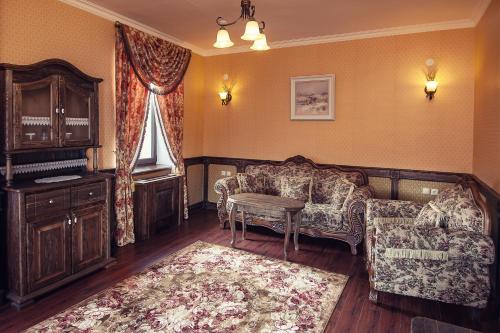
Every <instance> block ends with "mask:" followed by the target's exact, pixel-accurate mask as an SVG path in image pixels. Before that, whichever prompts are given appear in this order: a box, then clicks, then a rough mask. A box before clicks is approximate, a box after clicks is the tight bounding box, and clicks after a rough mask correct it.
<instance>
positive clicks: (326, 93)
mask: <svg viewBox="0 0 500 333" xmlns="http://www.w3.org/2000/svg"><path fill="white" fill-rule="evenodd" d="M290 81H291V85H290V86H291V93H290V102H291V108H290V119H291V120H335V74H326V75H312V76H296V77H292V78H290Z"/></svg>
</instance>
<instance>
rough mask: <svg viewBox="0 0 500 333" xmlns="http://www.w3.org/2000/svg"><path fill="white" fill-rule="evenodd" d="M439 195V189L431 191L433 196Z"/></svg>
mask: <svg viewBox="0 0 500 333" xmlns="http://www.w3.org/2000/svg"><path fill="white" fill-rule="evenodd" d="M438 193H439V190H438V189H437V188H433V189H432V190H431V195H438Z"/></svg>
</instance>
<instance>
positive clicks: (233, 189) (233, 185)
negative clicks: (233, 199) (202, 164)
mask: <svg viewBox="0 0 500 333" xmlns="http://www.w3.org/2000/svg"><path fill="white" fill-rule="evenodd" d="M239 189H240V186H239V184H238V179H237V178H236V176H233V177H226V178H221V179H219V180H217V181H216V182H215V185H214V190H215V193H217V194H218V195H219V200H217V214H218V216H219V222H220V223H221V226H222V227H224V225H225V221H226V220H227V217H228V213H227V208H226V205H227V197H228V196H230V195H233V194H236V193H238V192H239Z"/></svg>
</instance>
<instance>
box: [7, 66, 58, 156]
mask: <svg viewBox="0 0 500 333" xmlns="http://www.w3.org/2000/svg"><path fill="white" fill-rule="evenodd" d="M13 86H14V126H13V129H12V130H13V138H14V148H15V149H33V148H47V147H57V145H58V144H59V142H58V118H59V117H58V115H59V109H58V76H55V75H53V76H49V77H46V78H44V79H41V80H38V81H31V82H27V83H23V82H19V83H14V84H13Z"/></svg>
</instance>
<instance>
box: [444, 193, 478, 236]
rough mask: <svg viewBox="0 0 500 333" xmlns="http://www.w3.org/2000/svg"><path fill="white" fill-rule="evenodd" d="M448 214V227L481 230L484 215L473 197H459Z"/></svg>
mask: <svg viewBox="0 0 500 333" xmlns="http://www.w3.org/2000/svg"><path fill="white" fill-rule="evenodd" d="M448 216H449V218H448V228H449V229H452V230H467V231H473V232H477V233H482V232H483V228H484V215H483V212H482V211H481V209H480V208H479V207H478V206H477V204H476V202H475V201H474V200H473V199H470V198H468V197H463V198H460V200H458V201H457V202H456V204H455V206H454V207H453V209H452V210H451V211H450V212H449V213H448Z"/></svg>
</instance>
